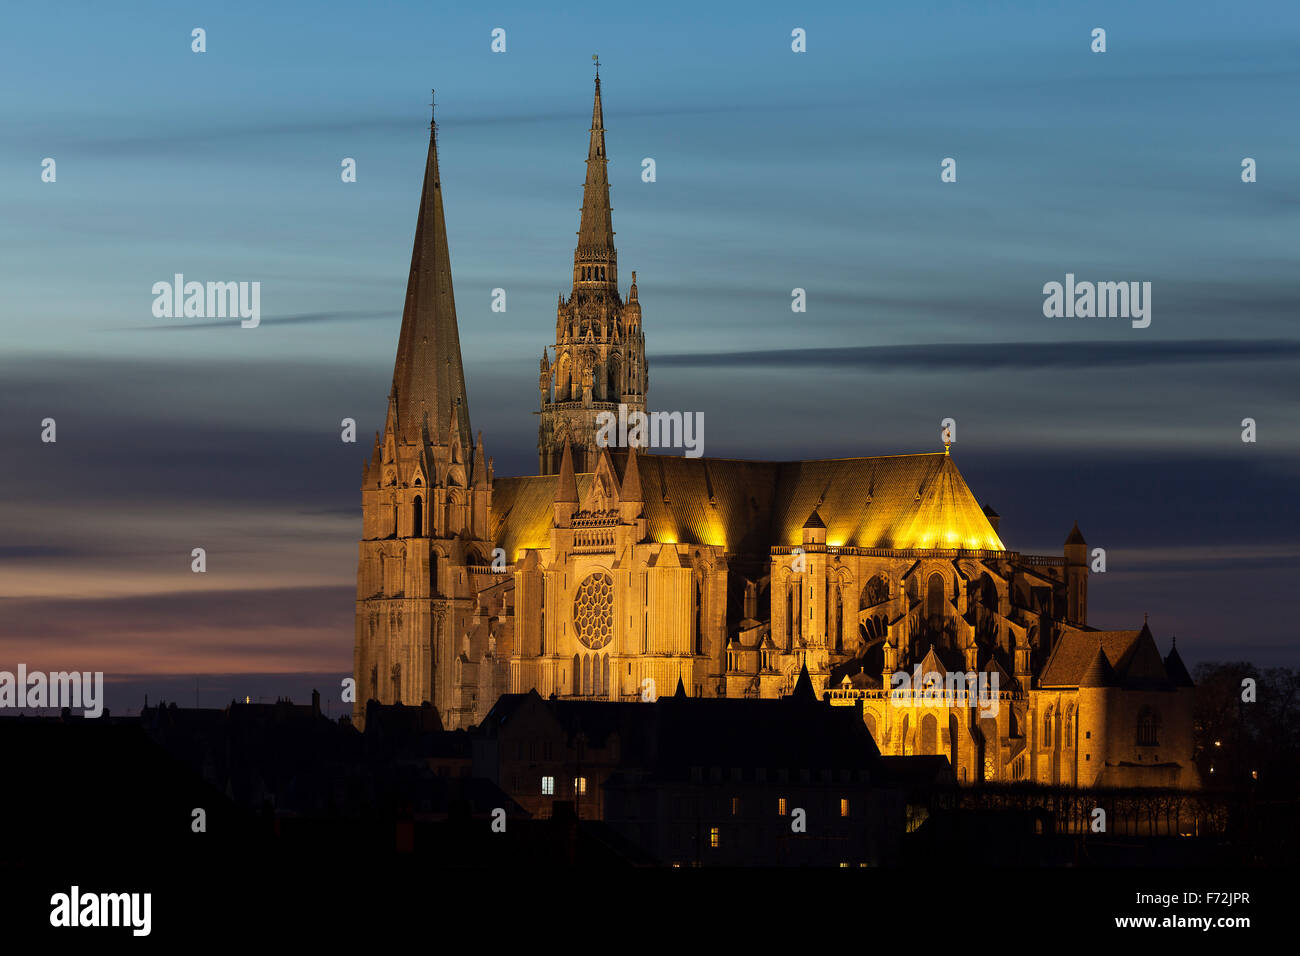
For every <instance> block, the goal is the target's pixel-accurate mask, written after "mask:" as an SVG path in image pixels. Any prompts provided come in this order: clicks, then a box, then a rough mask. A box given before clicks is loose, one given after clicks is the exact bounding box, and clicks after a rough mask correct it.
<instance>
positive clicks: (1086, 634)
mask: <svg viewBox="0 0 1300 956" xmlns="http://www.w3.org/2000/svg"><path fill="white" fill-rule="evenodd" d="M1098 653H1101V654H1102V656H1104V657H1105V659H1106V666H1107V667H1108V668H1109V669H1110V671H1111V675H1110V677H1111V678H1112V679H1113V682H1114V683H1115V684H1117V685H1121V686H1125V687H1159V688H1165V687H1169V686H1171V678H1170V675H1169V673H1168V671H1166V669H1165V664H1164V661H1163V660H1161V658H1160V652H1159V651H1158V650H1157V649H1156V643H1155V639H1154V638H1153V637H1152V636H1151V630H1150V628H1149V627H1147V625H1146V624H1143V625H1142V627H1141V629H1140V630H1136V631H1095V630H1091V629H1089V628H1080V627H1073V626H1070V625H1067V626H1065V627H1064V629H1063V630H1062V632H1061V636H1060V637H1059V638H1058V639H1057V641H1056V646H1055V647H1054V648H1053V649H1052V653H1051V656H1050V657H1048V659H1047V664H1046V665H1045V666H1044V667H1043V673H1042V676H1041V677H1040V678H1039V686H1040V687H1087V686H1094V687H1095V686H1106V685H1100V684H1095V683H1094V684H1087V683H1085V681H1086V680H1095V679H1096V678H1097V676H1098V675H1097V674H1096V673H1091V674H1090V673H1089V672H1090V671H1092V670H1094V665H1096V664H1097V661H1096V657H1097V654H1098Z"/></svg>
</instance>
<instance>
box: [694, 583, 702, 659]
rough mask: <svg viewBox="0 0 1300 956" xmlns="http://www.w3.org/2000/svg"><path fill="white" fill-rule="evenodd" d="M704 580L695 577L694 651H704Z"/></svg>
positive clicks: (700, 652)
mask: <svg viewBox="0 0 1300 956" xmlns="http://www.w3.org/2000/svg"><path fill="white" fill-rule="evenodd" d="M703 624H704V582H703V581H701V580H700V579H699V578H698V577H697V578H696V579H695V653H696V654H703V653H704V627H703Z"/></svg>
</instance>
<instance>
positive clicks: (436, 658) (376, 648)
mask: <svg viewBox="0 0 1300 956" xmlns="http://www.w3.org/2000/svg"><path fill="white" fill-rule="evenodd" d="M470 435H471V432H470V425H469V405H468V402H467V400H466V392H465V372H464V369H463V367H462V365H461V355H460V335H459V332H458V330H457V327H456V301H455V298H454V297H453V295H452V284H451V260H450V257H449V255H448V252H447V227H446V223H445V221H444V220H443V211H442V182H441V180H440V179H439V175H438V145H437V125H436V124H435V123H433V122H430V124H429V153H428V158H427V159H426V161H425V168H424V188H423V191H422V193H421V196H420V212H419V215H418V217H417V218H416V223H415V244H414V247H413V248H412V250H411V272H410V276H409V278H408V279H407V285H406V303H405V306H404V308H403V311H402V329H401V333H400V335H399V338H398V342H397V357H396V359H395V361H394V363H393V384H392V387H391V389H390V390H389V393H388V412H387V415H386V417H385V419H384V431H383V434H382V435H376V436H375V444H374V448H373V450H372V451H371V455H370V460H369V461H368V462H367V463H366V464H365V466H364V468H363V471H362V477H361V513H362V531H361V542H360V545H359V549H358V557H357V601H356V639H355V644H354V646H353V662H352V663H353V672H352V673H353V678H354V679H355V681H356V697H355V703H354V704H353V708H352V719H353V722H354V724H355V725H356V726H357V727H358V728H364V726H365V716H366V702H367V701H369V700H376V701H378V702H379V703H381V704H395V703H402V704H407V705H414V706H417V707H418V706H419V705H420V704H422V703H424V702H425V701H429V702H430V703H432V704H433V705H434V706H435V707H437V709H438V712H439V714H440V715H441V717H442V721H443V725H444V726H446V727H448V728H455V727H458V726H465V725H466V724H468V723H473V722H475V721H474V717H475V713H476V710H477V709H478V708H479V707H480V706H481V703H482V704H486V706H491V702H492V701H493V700H495V699H496V698H495V697H491V698H490V699H489V700H487V701H484V702H481V703H480V701H479V700H478V698H479V697H481V696H483V695H482V694H480V693H479V692H478V687H479V686H482V685H483V684H484V681H482V680H480V679H479V678H480V677H482V676H485V675H479V674H478V673H477V672H476V668H478V666H479V662H478V659H477V658H473V659H470V658H467V657H466V656H465V655H464V653H463V646H464V645H463V635H464V633H465V632H466V630H467V629H468V627H469V620H470V617H471V616H472V614H473V612H474V594H473V592H472V591H471V590H470V585H469V583H468V579H467V576H466V574H465V572H464V571H463V570H461V569H463V568H465V567H466V566H467V565H468V566H473V565H482V564H485V563H486V561H487V558H488V556H490V555H491V554H492V543H491V540H490V538H489V534H488V513H489V509H490V508H491V506H492V465H491V463H490V462H486V463H485V461H484V451H483V437H482V435H481V434H480V435H479V436H478V439H477V441H475V442H474V443H473V444H471V439H470ZM462 658H464V659H462ZM488 676H490V675H488ZM486 683H488V684H490V683H491V681H490V680H488V681H486Z"/></svg>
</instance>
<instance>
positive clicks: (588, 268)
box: [573, 73, 618, 291]
mask: <svg viewBox="0 0 1300 956" xmlns="http://www.w3.org/2000/svg"><path fill="white" fill-rule="evenodd" d="M607 166H608V157H607V154H606V152H605V116H604V110H603V108H602V106H601V102H600V74H599V73H597V74H596V97H595V101H594V102H593V103H592V107H591V131H590V138H589V140H588V142H587V181H586V183H585V184H584V185H583V187H582V220H581V222H580V223H579V225H578V247H577V249H575V250H574V253H573V264H574V273H573V275H574V283H573V286H574V290H575V291H577V289H578V287H579V284H584V285H587V286H588V287H590V283H593V282H594V283H599V284H600V285H601V286H604V287H607V288H608V287H617V283H618V254H617V253H616V252H615V251H614V226H613V219H612V217H611V215H610V206H609V173H608V169H607Z"/></svg>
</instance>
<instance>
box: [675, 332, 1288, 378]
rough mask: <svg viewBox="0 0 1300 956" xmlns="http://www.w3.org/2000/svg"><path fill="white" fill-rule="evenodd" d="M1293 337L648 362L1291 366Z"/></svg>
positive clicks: (693, 356)
mask: <svg viewBox="0 0 1300 956" xmlns="http://www.w3.org/2000/svg"><path fill="white" fill-rule="evenodd" d="M1298 357H1300V340H1295V339H1257V340H1246V341H1241V340H1233V339H1184V340H1181V341H1168V342H981V343H971V344H962V343H941V344H939V343H937V344H934V345H862V346H850V347H847V348H808V349H768V350H757V351H732V352H698V353H692V352H677V353H668V354H659V355H656V356H655V357H654V361H655V364H656V365H657V366H659V367H660V368H663V367H665V366H668V367H674V368H763V367H773V366H779V367H786V368H842V367H848V366H853V367H861V366H870V367H877V368H882V369H890V370H898V369H917V368H923V369H935V368H944V369H957V370H962V371H972V372H979V371H988V370H991V369H1003V368H1010V367H1015V368H1021V369H1026V368H1029V369H1032V368H1113V367H1120V366H1154V365H1174V364H1186V363H1195V362H1205V363H1227V362H1265V361H1291V360H1294V359H1296V358H1298Z"/></svg>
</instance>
